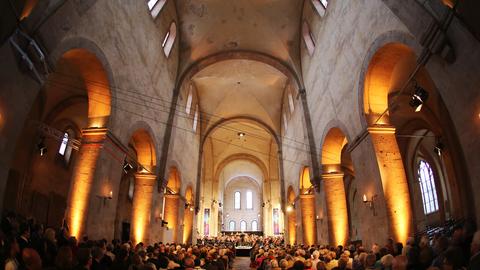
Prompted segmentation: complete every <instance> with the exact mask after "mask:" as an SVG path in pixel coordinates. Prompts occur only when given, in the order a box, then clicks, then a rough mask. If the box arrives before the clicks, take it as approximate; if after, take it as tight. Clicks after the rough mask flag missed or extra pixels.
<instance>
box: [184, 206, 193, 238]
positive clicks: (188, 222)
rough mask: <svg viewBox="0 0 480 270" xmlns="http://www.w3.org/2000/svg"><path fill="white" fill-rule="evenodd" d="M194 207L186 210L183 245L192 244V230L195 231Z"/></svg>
mask: <svg viewBox="0 0 480 270" xmlns="http://www.w3.org/2000/svg"><path fill="white" fill-rule="evenodd" d="M191 208H192V206H189V207H188V208H187V209H185V212H184V215H183V243H191V242H192V230H193V211H194V209H193V208H192V209H191Z"/></svg>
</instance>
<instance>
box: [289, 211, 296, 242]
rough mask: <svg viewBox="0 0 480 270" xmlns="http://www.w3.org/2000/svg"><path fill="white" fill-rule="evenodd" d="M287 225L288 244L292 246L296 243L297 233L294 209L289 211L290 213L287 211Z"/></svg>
mask: <svg viewBox="0 0 480 270" xmlns="http://www.w3.org/2000/svg"><path fill="white" fill-rule="evenodd" d="M287 223H288V225H287V226H288V243H289V244H290V245H293V244H295V242H296V241H297V239H296V237H297V231H296V227H297V226H296V225H297V224H296V223H297V219H296V217H295V209H293V210H291V211H287Z"/></svg>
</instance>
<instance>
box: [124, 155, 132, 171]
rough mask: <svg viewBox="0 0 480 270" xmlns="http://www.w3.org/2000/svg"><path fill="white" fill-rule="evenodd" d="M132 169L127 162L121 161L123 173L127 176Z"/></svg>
mask: <svg viewBox="0 0 480 270" xmlns="http://www.w3.org/2000/svg"><path fill="white" fill-rule="evenodd" d="M132 169H133V166H132V165H131V164H130V163H128V161H127V160H126V159H125V160H124V161H123V172H125V174H127V173H128V172H129V171H131V170H132Z"/></svg>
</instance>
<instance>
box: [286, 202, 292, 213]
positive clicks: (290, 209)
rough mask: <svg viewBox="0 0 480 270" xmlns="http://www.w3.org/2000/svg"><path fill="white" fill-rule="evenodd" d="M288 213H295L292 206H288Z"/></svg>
mask: <svg viewBox="0 0 480 270" xmlns="http://www.w3.org/2000/svg"><path fill="white" fill-rule="evenodd" d="M286 210H287V212H292V211H293V206H292V205H291V204H289V205H287V209H286Z"/></svg>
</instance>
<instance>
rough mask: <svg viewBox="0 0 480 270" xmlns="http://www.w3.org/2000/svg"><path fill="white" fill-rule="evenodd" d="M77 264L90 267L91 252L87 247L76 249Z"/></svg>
mask: <svg viewBox="0 0 480 270" xmlns="http://www.w3.org/2000/svg"><path fill="white" fill-rule="evenodd" d="M77 260H78V264H79V265H80V266H82V267H87V268H90V266H91V265H92V254H91V252H90V249H89V248H79V249H78V251H77Z"/></svg>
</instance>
